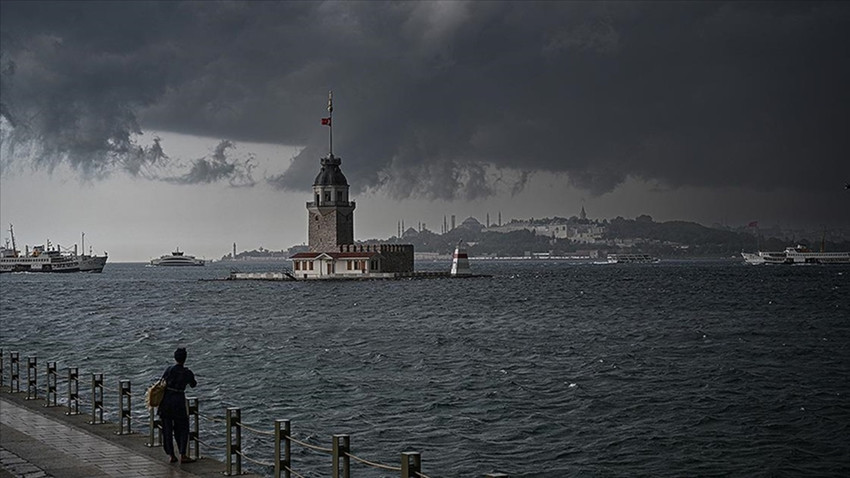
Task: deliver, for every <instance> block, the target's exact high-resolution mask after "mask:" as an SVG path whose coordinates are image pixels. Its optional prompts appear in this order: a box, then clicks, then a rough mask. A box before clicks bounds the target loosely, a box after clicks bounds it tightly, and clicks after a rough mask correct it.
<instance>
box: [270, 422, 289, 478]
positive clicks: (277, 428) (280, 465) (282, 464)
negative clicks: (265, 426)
mask: <svg viewBox="0 0 850 478" xmlns="http://www.w3.org/2000/svg"><path fill="white" fill-rule="evenodd" d="M281 426H283V430H281ZM289 432H290V424H289V420H284V419H277V420H275V421H274V478H280V472H281V471H282V472H283V476H284V478H290V477H291V474H290V471H289V470H290V469H291V468H292V456H291V453H292V448H291V447H292V442H291V441H290V440H289ZM281 439H282V440H283V460H281V459H280V452H281V450H280V448H281V447H280V441H281Z"/></svg>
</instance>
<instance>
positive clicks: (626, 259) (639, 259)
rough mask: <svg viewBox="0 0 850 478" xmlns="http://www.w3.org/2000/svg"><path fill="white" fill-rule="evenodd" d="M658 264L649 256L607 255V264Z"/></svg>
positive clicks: (656, 259)
mask: <svg viewBox="0 0 850 478" xmlns="http://www.w3.org/2000/svg"><path fill="white" fill-rule="evenodd" d="M655 262H660V259H658V258H657V257H652V256H650V255H649V254H608V263H609V264H652V263H655Z"/></svg>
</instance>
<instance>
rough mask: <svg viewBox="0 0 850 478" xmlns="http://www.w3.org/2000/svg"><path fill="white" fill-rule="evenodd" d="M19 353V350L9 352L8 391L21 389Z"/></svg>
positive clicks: (13, 391)
mask: <svg viewBox="0 0 850 478" xmlns="http://www.w3.org/2000/svg"><path fill="white" fill-rule="evenodd" d="M20 359H21V355H20V353H19V352H9V393H18V392H20V391H21V362H20Z"/></svg>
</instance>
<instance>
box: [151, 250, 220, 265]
mask: <svg viewBox="0 0 850 478" xmlns="http://www.w3.org/2000/svg"><path fill="white" fill-rule="evenodd" d="M204 264H206V261H205V260H204V259H198V258H196V257H195V256H187V255H184V254H183V252H182V251H180V248H179V247H178V248H177V250H176V251H174V252H172V253H171V255H170V256H168V255H165V256H161V257H160V258H159V259H153V260H151V265H152V266H202V265H204Z"/></svg>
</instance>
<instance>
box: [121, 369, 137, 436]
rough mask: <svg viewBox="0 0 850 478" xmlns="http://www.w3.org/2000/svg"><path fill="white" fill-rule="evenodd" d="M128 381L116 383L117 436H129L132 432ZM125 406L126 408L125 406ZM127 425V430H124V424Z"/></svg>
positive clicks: (130, 395) (130, 394)
mask: <svg viewBox="0 0 850 478" xmlns="http://www.w3.org/2000/svg"><path fill="white" fill-rule="evenodd" d="M132 396H133V395H132V393H131V392H130V381H129V380H119V381H118V434H119V435H129V434H131V433H133V432H132V426H133V425H132V422H133V415H132V412H131V402H132V400H131V397H132ZM125 405H126V406H125ZM125 423H126V424H127V429H126V430H125V429H124V424H125Z"/></svg>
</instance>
